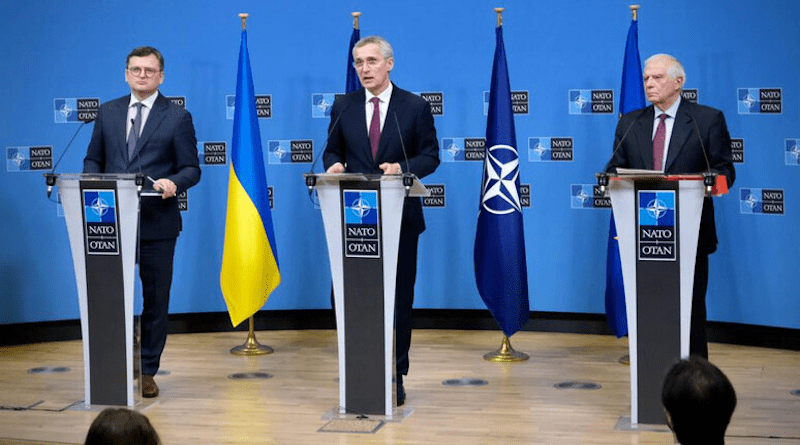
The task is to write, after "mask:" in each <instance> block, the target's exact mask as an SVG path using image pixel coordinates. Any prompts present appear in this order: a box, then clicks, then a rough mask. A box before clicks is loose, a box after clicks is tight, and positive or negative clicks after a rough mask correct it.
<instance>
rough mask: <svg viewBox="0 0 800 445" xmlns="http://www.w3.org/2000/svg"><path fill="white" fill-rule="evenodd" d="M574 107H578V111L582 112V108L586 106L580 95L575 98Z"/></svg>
mask: <svg viewBox="0 0 800 445" xmlns="http://www.w3.org/2000/svg"><path fill="white" fill-rule="evenodd" d="M575 105H576V106H577V107H578V109H579V110H583V106H584V105H586V100H585V99H584V98H583V97H581V96H580V95H578V97H577V98H575Z"/></svg>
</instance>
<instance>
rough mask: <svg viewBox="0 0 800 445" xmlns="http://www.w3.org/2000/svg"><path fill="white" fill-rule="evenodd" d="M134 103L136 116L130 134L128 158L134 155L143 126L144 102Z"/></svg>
mask: <svg viewBox="0 0 800 445" xmlns="http://www.w3.org/2000/svg"><path fill="white" fill-rule="evenodd" d="M134 105H136V118H135V119H133V125H131V132H130V133H129V134H128V159H130V158H132V157H133V151H134V150H135V149H136V143H137V142H138V141H139V135H140V132H141V127H142V103H141V102H136V103H135V104H134Z"/></svg>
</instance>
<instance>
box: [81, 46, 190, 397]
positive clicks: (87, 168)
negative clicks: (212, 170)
mask: <svg viewBox="0 0 800 445" xmlns="http://www.w3.org/2000/svg"><path fill="white" fill-rule="evenodd" d="M125 81H126V82H127V83H128V85H129V86H130V89H131V94H130V95H126V96H123V97H121V98H119V99H115V100H112V101H109V102H106V103H104V104H102V105H101V106H100V108H99V109H98V111H97V119H96V120H95V124H94V132H93V133H92V138H91V140H90V141H89V148H88V150H87V153H86V158H84V160H83V171H84V173H143V174H145V175H147V177H148V182H151V185H152V189H153V190H154V191H155V192H157V193H158V194H160V196H142V199H141V205H140V211H139V240H138V241H139V243H138V263H139V277H140V278H141V280H142V297H143V300H144V306H143V310H142V316H141V336H142V339H141V345H142V350H141V357H142V395H143V396H144V397H156V396H157V395H158V386H157V385H156V383H155V380H153V376H154V375H155V374H156V372H158V368H159V364H160V360H161V352H162V351H163V350H164V345H165V344H166V341H167V310H168V308H169V292H170V287H171V285H172V263H173V255H174V253H175V242H176V241H177V239H178V234H179V233H180V231H181V229H182V226H183V225H182V221H181V214H180V210H179V209H178V199H177V197H176V196H177V195H178V194H179V193H181V192H183V191H185V190H187V189H188V188H189V187H192V186H193V185H195V184H197V182H198V181H199V180H200V163H199V160H198V157H197V139H196V137H195V132H194V124H193V123H192V116H191V114H189V112H188V111H186V110H184V109H183V108H181V107H179V106H177V105H175V104H173V103H172V102H170V101H169V99H167V98H166V97H164V96H163V95H162V94H160V93H159V91H158V87H159V85H161V83H162V82H164V58H163V57H162V56H161V53H160V52H158V50H157V49H155V48H152V47H149V46H143V47H139V48H135V49H134V50H133V51H131V52H130V54H128V58H127V64H126V67H125ZM147 188H149V186H148V187H147Z"/></svg>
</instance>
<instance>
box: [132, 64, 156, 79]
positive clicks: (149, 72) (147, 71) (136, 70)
mask: <svg viewBox="0 0 800 445" xmlns="http://www.w3.org/2000/svg"><path fill="white" fill-rule="evenodd" d="M160 71H161V70H157V69H155V68H149V67H148V68H142V67H140V66H134V67H132V68H128V72H130V73H131V74H133V75H134V76H136V77H141V76H142V75H144V77H153V76H155V75H156V73H158V72H160Z"/></svg>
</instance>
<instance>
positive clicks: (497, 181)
mask: <svg viewBox="0 0 800 445" xmlns="http://www.w3.org/2000/svg"><path fill="white" fill-rule="evenodd" d="M484 169H485V176H486V180H485V182H484V184H483V199H482V200H481V207H482V208H483V209H485V210H486V211H487V212H490V213H494V214H495V215H505V214H508V213H512V212H515V211H517V212H521V211H522V206H520V203H519V191H518V190H517V181H518V179H519V156H518V154H517V149H515V148H514V147H512V146H510V145H494V146H492V147H491V148H490V149H489V151H488V155H487V156H486V162H485V163H484Z"/></svg>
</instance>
